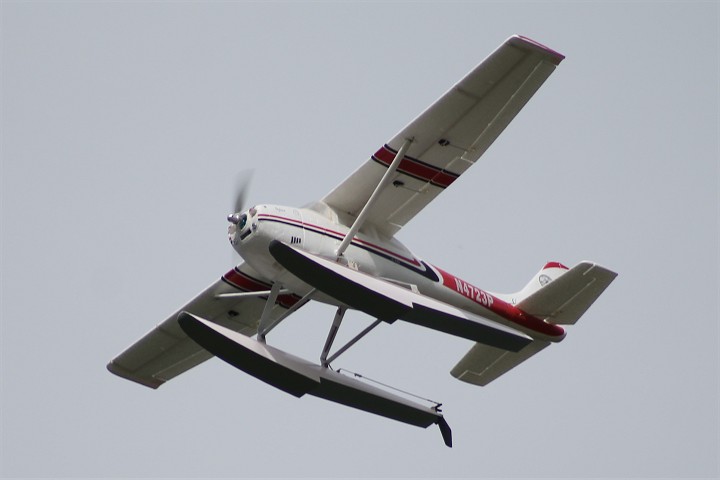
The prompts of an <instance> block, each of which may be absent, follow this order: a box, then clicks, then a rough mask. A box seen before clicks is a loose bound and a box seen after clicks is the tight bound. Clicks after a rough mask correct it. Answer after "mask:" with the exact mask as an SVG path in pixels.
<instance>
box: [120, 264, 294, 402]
mask: <svg viewBox="0 0 720 480" xmlns="http://www.w3.org/2000/svg"><path fill="white" fill-rule="evenodd" d="M270 288H271V285H270V284H269V283H267V282H265V281H264V280H262V279H261V278H260V276H259V275H258V274H257V273H255V272H254V271H253V270H252V269H251V268H250V267H249V266H248V265H246V264H240V265H238V266H237V267H235V268H234V269H232V270H230V271H229V272H227V273H226V274H225V275H223V276H222V277H221V278H220V279H219V280H217V281H216V282H214V283H213V284H212V285H210V286H209V287H208V288H206V289H205V290H203V291H202V292H201V293H200V294H199V295H198V296H196V297H195V298H194V299H192V300H191V301H190V302H188V303H187V304H186V305H184V306H183V307H181V308H180V309H179V310H178V311H177V312H175V313H173V314H172V315H170V316H169V317H168V318H167V320H165V321H164V322H162V323H161V324H159V325H158V326H157V327H155V328H154V329H153V330H151V331H150V332H148V333H147V334H146V335H145V336H144V337H143V338H141V339H140V340H138V341H137V342H135V343H134V344H133V345H131V346H130V347H129V348H128V349H126V350H125V351H124V352H123V353H121V354H120V355H118V356H117V357H116V358H115V359H113V360H112V361H111V362H110V363H109V364H108V365H107V368H108V370H110V371H111V372H112V373H114V374H116V375H118V376H120V377H123V378H127V379H128V380H132V381H134V382H137V383H139V384H141V385H145V386H147V387H151V388H158V387H159V386H160V385H162V384H163V383H165V382H167V381H168V380H170V379H172V378H174V377H176V376H177V375H180V374H181V373H183V372H185V371H187V370H189V369H191V368H192V367H194V366H196V365H199V364H200V363H202V362H204V361H205V360H207V359H209V358H211V357H212V354H210V353H208V352H207V351H206V350H205V349H203V348H202V347H200V346H199V345H198V344H197V343H195V342H194V341H193V340H192V339H190V338H189V337H188V336H187V335H186V334H185V332H184V331H183V330H182V329H181V328H180V325H179V324H178V321H177V318H178V315H179V314H180V312H182V311H186V312H190V313H194V314H197V315H200V316H203V317H204V318H207V319H209V320H212V321H213V322H215V323H217V324H219V325H222V326H224V327H227V328H230V329H232V330H234V331H236V332H239V333H242V334H244V335H248V336H250V335H254V334H255V333H256V332H257V327H258V322H259V320H260V317H261V315H262V312H263V308H264V306H265V300H266V299H267V296H265V297H263V296H259V295H258V296H236V295H238V294H241V293H243V292H263V291H268V290H270ZM298 301H299V297H297V296H295V295H280V296H279V297H278V301H277V303H276V304H275V306H274V308H273V309H272V310H271V312H270V315H271V316H270V320H274V319H276V318H278V317H279V316H280V315H282V314H283V313H284V312H285V311H286V309H288V308H290V307H291V306H293V305H295V303H297V302H298Z"/></svg>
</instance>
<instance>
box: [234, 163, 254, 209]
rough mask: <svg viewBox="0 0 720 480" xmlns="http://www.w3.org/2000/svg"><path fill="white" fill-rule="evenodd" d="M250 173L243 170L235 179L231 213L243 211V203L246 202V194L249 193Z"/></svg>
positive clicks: (250, 171)
mask: <svg viewBox="0 0 720 480" xmlns="http://www.w3.org/2000/svg"><path fill="white" fill-rule="evenodd" d="M252 173H253V172H252V170H243V171H242V172H240V173H238V174H237V176H236V177H235V203H234V206H233V211H232V213H237V212H242V211H243V210H245V202H246V201H247V196H248V192H249V191H250V181H251V180H252Z"/></svg>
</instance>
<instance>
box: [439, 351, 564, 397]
mask: <svg viewBox="0 0 720 480" xmlns="http://www.w3.org/2000/svg"><path fill="white" fill-rule="evenodd" d="M548 345H550V342H543V341H539V340H538V341H535V342H533V343H531V344H530V345H528V346H527V347H525V348H523V349H522V350H520V351H519V352H508V351H507V350H501V349H499V348H494V347H489V346H487V345H483V344H481V343H476V344H475V346H473V347H472V348H471V349H470V350H469V351H468V352H467V353H466V354H465V356H464V357H463V358H462V360H460V361H459V362H458V364H457V365H455V367H454V368H453V369H452V370H451V371H450V374H451V375H452V376H453V377H455V378H457V379H458V380H462V381H463V382H467V383H472V384H473V385H480V386H481V387H484V386H485V385H487V384H488V383H490V382H492V381H493V380H495V379H496V378H498V377H499V376H500V375H503V374H505V373H507V372H508V371H510V370H511V369H513V368H515V367H516V366H518V365H520V364H521V363H522V362H524V361H525V360H527V359H528V358H530V357H532V356H533V355H535V354H536V353H538V352H539V351H540V350H542V349H544V348H545V347H547V346H548Z"/></svg>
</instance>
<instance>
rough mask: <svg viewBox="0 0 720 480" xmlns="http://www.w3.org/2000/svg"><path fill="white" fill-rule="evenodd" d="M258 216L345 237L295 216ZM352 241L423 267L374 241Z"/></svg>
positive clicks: (355, 239)
mask: <svg viewBox="0 0 720 480" xmlns="http://www.w3.org/2000/svg"><path fill="white" fill-rule="evenodd" d="M258 218H261V219H262V218H274V219H277V220H282V221H284V222H288V223H292V224H293V225H297V226H298V227H301V228H310V229H313V230H319V231H320V232H321V233H324V234H326V235H330V236H333V237H337V238H338V239H339V240H341V239H343V238H344V237H345V234H344V233H341V232H337V231H335V230H330V229H329V228H325V227H321V226H319V225H313V224H312V223H305V222H301V221H300V220H296V219H294V218H287V217H280V216H278V215H269V214H267V213H261V214H260V215H258ZM352 243H359V244H361V245H365V246H367V247H370V248H373V249H375V250H378V251H380V252H383V253H385V254H387V255H390V256H392V257H394V258H397V259H398V260H402V261H403V262H406V263H409V264H410V265H413V266H415V267H418V268H420V267H422V265H421V264H420V262H419V261H418V260H417V259H415V258H408V257H405V256H403V255H400V254H398V253H395V252H393V251H392V250H388V249H387V248H383V247H381V246H379V245H375V244H374V243H370V242H368V241H365V240H362V239H360V238H358V237H355V238H353V240H352Z"/></svg>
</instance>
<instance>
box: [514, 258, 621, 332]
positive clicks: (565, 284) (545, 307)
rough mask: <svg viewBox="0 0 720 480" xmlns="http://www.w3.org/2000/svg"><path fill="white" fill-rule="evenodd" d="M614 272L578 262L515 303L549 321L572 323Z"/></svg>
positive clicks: (612, 276) (608, 283)
mask: <svg viewBox="0 0 720 480" xmlns="http://www.w3.org/2000/svg"><path fill="white" fill-rule="evenodd" d="M616 276H617V273H615V272H612V271H610V270H608V269H606V268H604V267H601V266H600V265H597V264H595V263H591V262H581V263H579V264H577V265H575V266H574V267H573V268H571V269H570V270H568V271H567V272H565V273H563V274H562V275H561V276H560V277H558V278H557V279H555V280H553V281H551V282H550V283H548V284H547V285H545V286H544V287H542V288H541V289H539V290H538V291H536V292H535V293H533V294H532V295H530V296H529V297H527V298H525V299H524V300H522V301H521V302H520V303H519V304H518V305H517V306H518V308H519V309H520V310H522V311H523V312H525V313H527V314H529V315H533V316H535V317H538V318H542V319H544V320H547V321H548V322H550V323H554V324H560V325H572V324H574V323H575V322H577V321H578V319H579V318H580V317H581V316H582V315H583V314H584V313H585V312H586V311H587V309H588V308H590V305H592V304H593V302H595V300H597V298H598V297H599V296H600V294H602V293H603V292H604V291H605V289H606V288H607V287H608V285H610V283H612V281H613V280H614V279H615V277H616Z"/></svg>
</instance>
